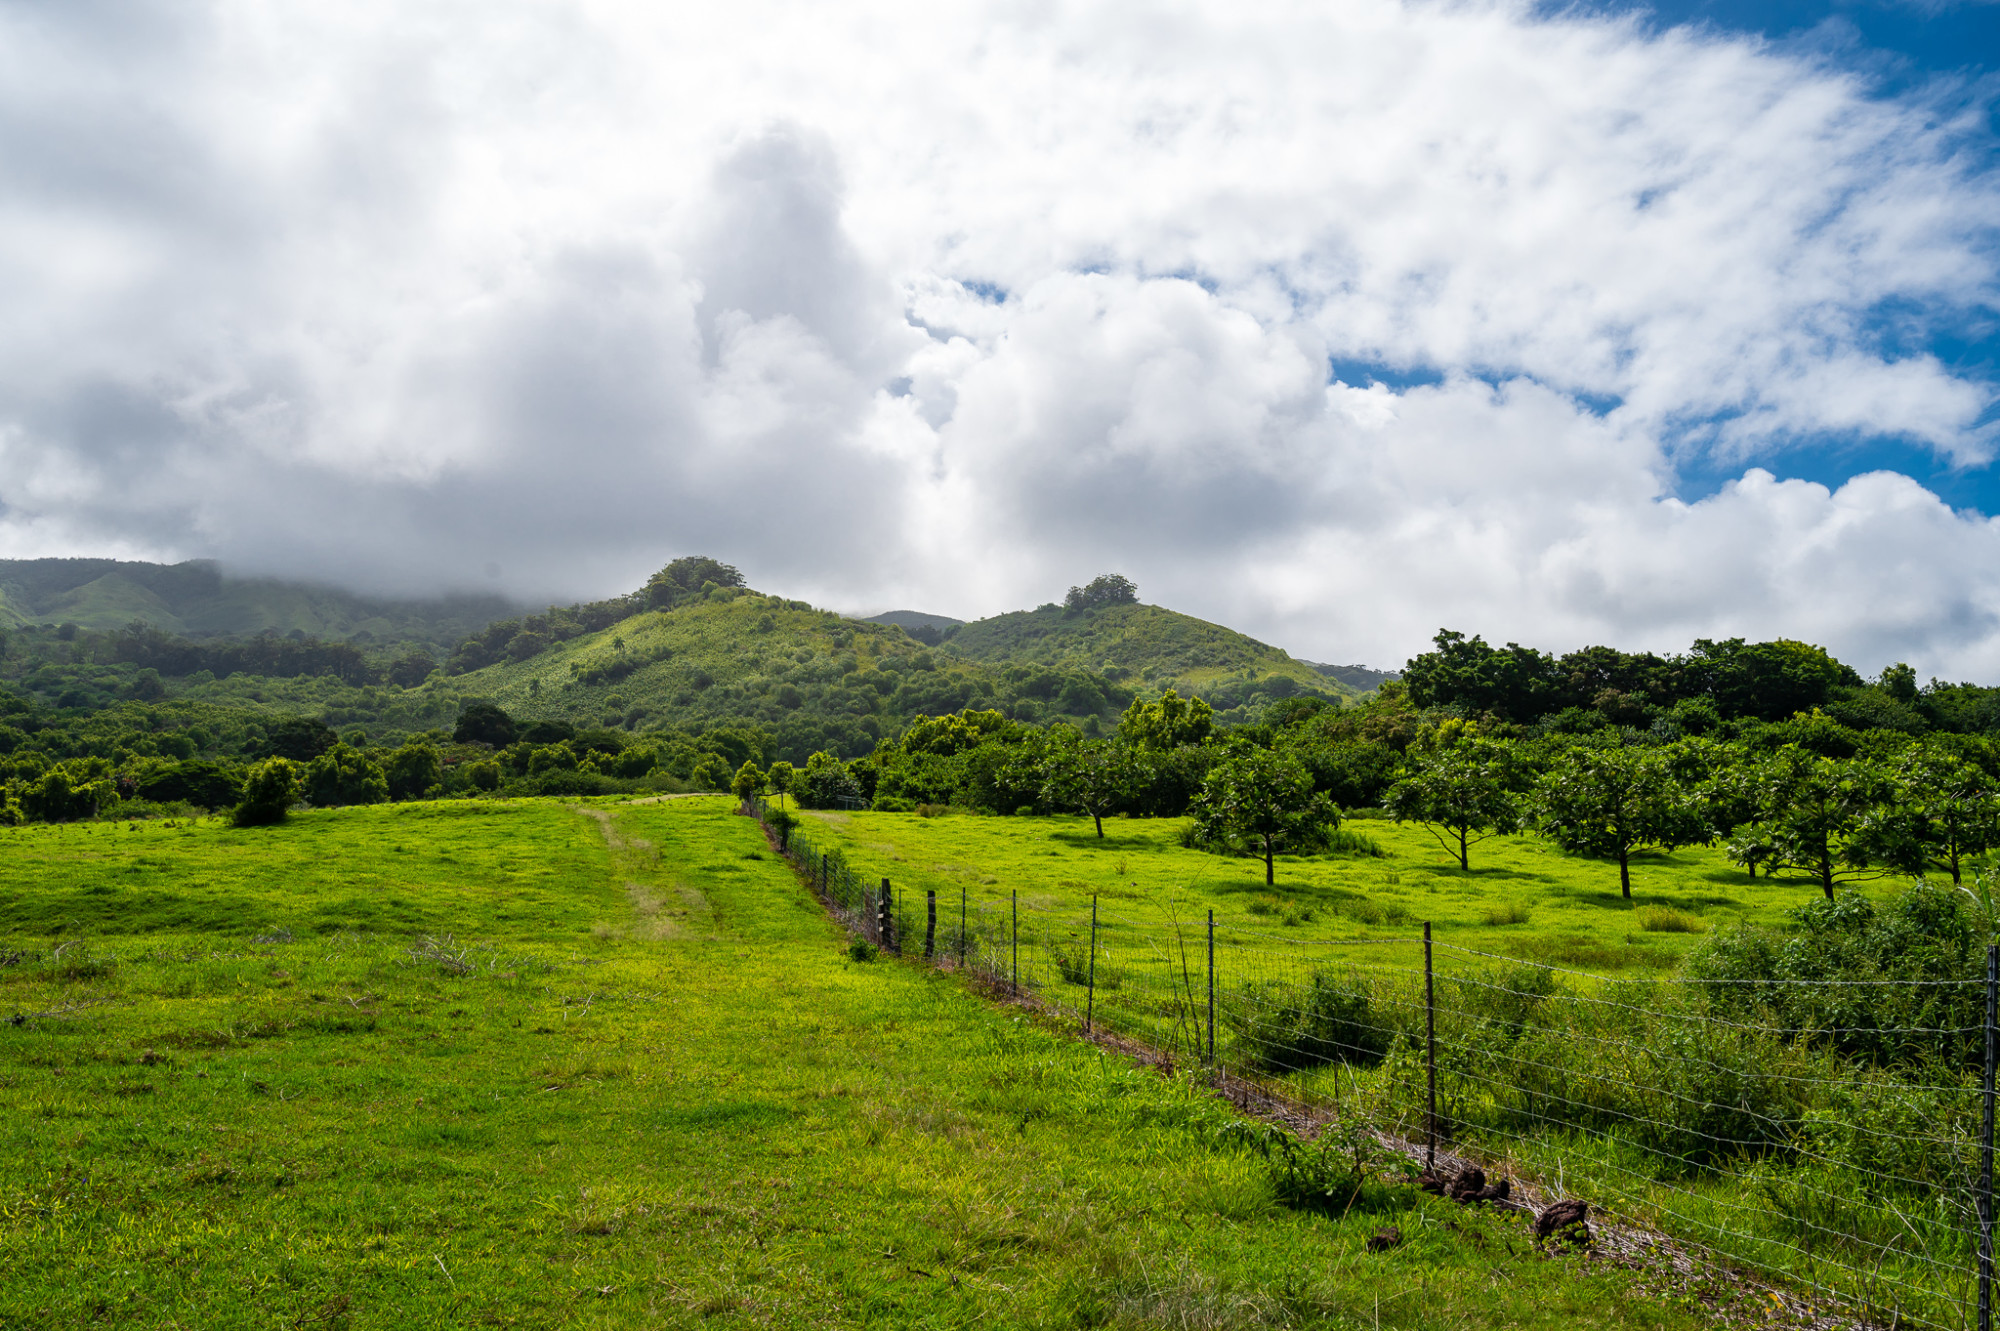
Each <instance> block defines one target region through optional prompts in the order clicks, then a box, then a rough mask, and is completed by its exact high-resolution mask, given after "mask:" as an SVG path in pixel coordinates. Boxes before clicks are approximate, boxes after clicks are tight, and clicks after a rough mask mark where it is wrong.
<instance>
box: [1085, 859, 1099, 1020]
mask: <svg viewBox="0 0 2000 1331" xmlns="http://www.w3.org/2000/svg"><path fill="white" fill-rule="evenodd" d="M1085 983H1087V984H1088V985H1089V986H1090V988H1089V989H1088V990H1086V991H1085V998H1084V1000H1083V1033H1084V1034H1085V1035H1088V1034H1090V1027H1091V1024H1092V1023H1093V1022H1095V1021H1096V1020H1097V893H1095V892H1092V893H1091V894H1090V978H1089V979H1088V980H1087V981H1085Z"/></svg>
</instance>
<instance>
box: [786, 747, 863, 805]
mask: <svg viewBox="0 0 2000 1331" xmlns="http://www.w3.org/2000/svg"><path fill="white" fill-rule="evenodd" d="M793 789H794V793H795V794H796V795H797V797H798V801H799V803H800V804H801V805H803V806H805V807H806V808H808V809H838V808H841V807H843V806H845V805H847V804H850V803H856V802H858V801H860V799H861V783H860V782H858V781H856V780H855V779H854V774H853V773H852V772H850V771H848V770H847V764H845V763H843V762H841V761H840V759H838V758H836V757H834V756H833V755H832V754H830V753H815V754H814V755H813V756H812V757H811V758H809V759H807V760H806V765H805V770H804V771H802V772H800V773H799V777H798V782H797V784H796V785H795V786H794V787H793Z"/></svg>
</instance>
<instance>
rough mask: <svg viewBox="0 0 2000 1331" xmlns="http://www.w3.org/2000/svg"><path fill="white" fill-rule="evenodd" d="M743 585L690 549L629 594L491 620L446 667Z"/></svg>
mask: <svg viewBox="0 0 2000 1331" xmlns="http://www.w3.org/2000/svg"><path fill="white" fill-rule="evenodd" d="M743 585H744V584H743V575H742V574H741V573H740V572H738V571H737V570H736V569H735V568H734V567H732V566H731V565H728V564H724V563H721V562H719V561H717V560H714V559H710V558H708V557H707V556H705V555H688V556H686V557H684V558H681V559H676V560H674V561H673V562H672V563H671V564H668V565H667V566H666V567H665V568H663V569H661V570H660V571H659V572H658V573H655V574H654V575H653V576H652V577H651V578H650V579H648V580H647V583H646V585H645V586H644V587H641V588H640V589H639V590H638V591H636V592H633V593H632V594H631V595H629V596H615V597H613V598H611V599H610V600H608V601H592V602H590V603H588V604H585V605H572V606H567V607H556V606H551V607H550V608H549V609H548V610H546V611H544V612H543V613H541V614H539V615H527V616H525V617H523V618H520V619H498V620H495V621H494V622H493V623H491V624H488V625H487V626H486V627H485V628H484V629H483V630H481V631H480V632H478V633H476V634H474V635H472V636H471V637H469V638H467V639H466V640H465V641H464V642H462V643H460V644H459V645H458V648H457V650H455V651H454V652H452V654H451V659H450V660H449V661H448V662H446V665H445V669H446V670H447V671H449V672H450V673H451V674H454V675H464V674H470V673H471V672H472V671H474V670H482V669H484V668H485V667H487V666H490V665H497V664H499V663H500V662H502V661H525V660H527V659H528V658H529V657H531V656H535V655H537V654H539V653H541V652H544V651H546V650H548V649H549V648H550V647H553V646H554V645H555V644H557V643H559V642H568V641H569V640H570V639H572V638H581V637H583V636H584V635H585V634H588V633H597V632H600V631H602V630H604V629H608V628H610V627H611V626H612V625H613V624H617V623H619V622H621V621H623V620H626V619H630V618H631V617H632V616H633V615H637V614H643V613H645V612H646V611H648V610H671V609H673V608H674V607H675V606H677V605H682V604H685V603H687V602H689V601H693V600H696V599H698V598H700V597H703V596H707V595H710V594H712V593H715V592H718V591H723V590H726V589H729V588H739V587H742V586H743ZM802 608H803V607H802Z"/></svg>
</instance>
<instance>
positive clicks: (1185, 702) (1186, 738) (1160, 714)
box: [1118, 689, 1215, 752]
mask: <svg viewBox="0 0 2000 1331" xmlns="http://www.w3.org/2000/svg"><path fill="white" fill-rule="evenodd" d="M1214 730H1215V709H1214V708H1213V707H1210V706H1209V705H1208V703H1206V702H1205V701H1203V700H1202V699H1200V698H1183V697H1181V695H1180V694H1178V693H1176V692H1175V691H1174V690H1172V689H1168V690H1167V691H1166V692H1165V693H1163V694H1161V695H1160V696H1159V698H1158V699H1156V700H1155V701H1153V702H1143V701H1141V700H1140V699H1138V698H1134V699H1133V700H1132V705H1131V706H1130V707H1127V708H1126V709H1125V714H1124V715H1123V716H1121V717H1120V718H1119V719H1118V738H1120V739H1122V740H1124V741H1125V742H1126V743H1127V744H1129V745H1131V746H1132V747H1133V748H1135V749H1146V750H1152V751H1155V752H1158V751H1162V750H1168V749H1178V748H1180V747H1181V746H1182V745H1184V744H1200V743H1201V742H1202V741H1204V740H1206V739H1207V738H1208V737H1209V735H1210V734H1211V733H1213V732H1214Z"/></svg>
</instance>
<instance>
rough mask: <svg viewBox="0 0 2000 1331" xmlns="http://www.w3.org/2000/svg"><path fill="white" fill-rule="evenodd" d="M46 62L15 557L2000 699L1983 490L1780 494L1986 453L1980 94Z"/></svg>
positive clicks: (845, 19)
mask: <svg viewBox="0 0 2000 1331" xmlns="http://www.w3.org/2000/svg"><path fill="white" fill-rule="evenodd" d="M0 73H4V77H0V146H4V151H0V283H4V289H5V290H6V291H7V292H8V293H9V300H8V307H9V312H8V317H7V318H6V319H5V320H4V321H0V504H4V513H0V553H6V554H10V555H17V556H18V555H36V554H48V553H119V554H125V555H133V556H152V557H180V556H193V555H214V556H219V557H221V558H223V559H224V560H226V561H228V562H229V563H231V564H233V565H235V566H238V567H241V568H243V569H246V570H256V571H260V572H275V573H280V574H287V575H292V576H305V577H314V578H320V579H325V580H331V581H340V582H345V583H348V584H350V585H356V586H361V587H366V588H370V589H375V590H394V591H409V592H427V591H434V590H440V589H446V588H457V587H481V586H484V587H496V586H497V587H499V588H501V589H504V590H508V591H511V592H514V593H516V594H518V595H521V596H525V597H571V596H583V595H596V594H604V593H608V592H612V591H617V590H622V589H624V588H626V587H628V586H630V585H633V584H635V583H636V582H637V581H638V580H639V579H641V578H642V577H643V576H644V575H645V574H646V573H647V572H649V571H650V570H651V569H652V568H654V567H657V566H658V565H659V564H660V563H661V562H664V560H665V559H667V558H669V557H671V556H672V555H675V554H679V553H685V552H689V551H702V552H706V553H712V554H715V555H718V556H720V557H722V558H725V559H729V560H731V561H732V562H735V563H738V564H739V565H741V566H742V567H743V568H744V569H745V571H746V572H747V573H749V574H750V576H751V578H752V581H753V582H755V583H757V584H758V585H762V586H768V587H770V588H773V589H781V590H786V591H788V592H791V593H792V594H794V595H806V596H811V597H813V598H814V599H816V600H820V601H823V602H828V603H835V604H841V605H846V606H853V607H862V606H867V607H874V608H880V607H883V606H887V605H891V604H897V605H913V606H916V607H918V608H923V609H930V610H937V611H944V612H949V613H954V614H959V615H965V616H970V615H975V614H984V613H991V612H994V611H998V610H1005V609H1011V608H1015V607H1017V606H1022V605H1032V604H1035V603H1037V602H1040V601H1042V600H1046V599H1050V598H1051V597H1053V596H1055V595H1057V594H1058V593H1059V592H1060V590H1061V589H1062V588H1063V587H1066V586H1067V585H1069V584H1070V583H1072V582H1077V581H1080V580H1082V579H1084V578H1086V577H1088V576H1090V575H1091V574H1094V573H1097V572H1099V571H1103V570H1106V569H1117V570H1120V571H1123V572H1125V573H1127V574H1129V575H1131V576H1132V577H1133V578H1134V579H1135V580H1136V581H1137V582H1138V583H1139V584H1140V587H1141V589H1142V593H1143V594H1144V595H1145V596H1146V597H1147V599H1149V600H1155V601H1159V602H1162V603H1165V604H1170V605H1173V606H1176V607H1177V608H1183V609H1187V610H1190V611H1193V612H1195V613H1199V614H1204V615H1206V616H1208V617H1211V618H1216V619H1219V620H1222V621H1224V622H1227V623H1230V624H1233V625H1236V626H1238V627H1242V628H1244V629H1246V630H1248V631H1251V632H1253V633H1257V634H1259V635H1260V636H1264V637H1266V638H1269V639H1271V640H1273V641H1276V642H1279V643H1281V644H1282V645H1284V646H1286V647H1288V648H1290V649H1292V650H1293V651H1295V652H1296V653H1298V654H1301V655H1305V656H1310V657H1313V658H1316V659H1337V660H1343V661H1345V660H1355V659H1360V660H1369V661H1374V662H1378V663H1386V662H1393V661H1397V660H1400V659H1401V658H1402V657H1403V656H1405V655H1407V654H1408V653H1409V652H1411V651H1413V650H1416V649H1418V648H1420V647H1421V646H1422V644H1423V643H1424V641H1425V640H1426V639H1427V638H1428V637H1429V635H1430V633H1431V632H1433V631H1434V630H1435V629H1436V628H1437V627H1438V626H1439V625H1440V624H1451V625H1454V626H1458V627H1462V628H1465V629H1467V630H1471V631H1480V632H1484V633H1487V634H1489V635H1492V636H1496V637H1504V638H1517V639H1520V640H1523V641H1534V642H1538V643H1544V644H1547V645H1550V646H1558V647H1560V646H1568V645H1574V644H1577V643H1580V642H1584V641H1600V640H1608V641H1614V642H1617V643H1620V644H1622V645H1627V646H1634V647H1636V646H1654V647H1678V646H1681V645H1684V644H1685V643H1686V641H1687V640H1689V639H1690V638H1692V637H1694V636H1698V635H1723V634H1738V633H1740V634H1745V635H1750V636H1770V635H1776V634H1787V635H1794V636H1804V637H1810V638H1813V639H1816V640H1818V641H1822V642H1825V643H1827V644H1828V645H1829V646H1831V647H1833V648H1834V649H1835V650H1836V651H1837V652H1839V653H1840V654H1842V655H1844V656H1846V657H1849V658H1851V659H1853V660H1854V661H1855V662H1856V663H1857V664H1858V665H1861V666H1862V667H1863V668H1864V669H1874V668H1877V667H1879V666H1880V665H1882V664H1885V663H1887V662H1888V661H1890V660H1896V659H1908V660H1911V661H1912V662H1915V663H1918V664H1919V665H1920V666H1921V667H1922V668H1924V669H1926V670H1933V671H1936V672H1938V673H1941V674H1952V675H1969V676H1974V677H1982V678H1996V677H2000V558H1996V557H1995V556H1996V555H2000V549H1996V542H2000V531H1996V528H1995V526H1994V524H1993V523H1992V522H1991V521H1990V520H1989V519H1987V518H1985V517H1983V516H1981V515H1977V514H1967V513H1955V512H1953V511H1951V510H1950V509H1949V508H1947V507H1946V506H1945V505H1943V504H1942V503H1941V502H1940V501H1939V500H1938V499H1937V498H1936V497H1935V496H1934V495H1931V494H1930V493H1928V492H1927V491H1925V490H1924V489H1923V488H1922V487H1921V486H1919V485H1917V484H1916V483H1915V482H1912V481H1910V480H1908V479H1907V478H1903V477H1899V476H1894V475H1890V474H1880V473H1878V474H1872V475H1864V476H1859V477H1856V478H1855V479H1853V480H1851V481H1849V482H1847V483H1846V484H1845V485H1844V486H1842V487H1840V488H1839V489H1838V490H1835V491H1829V490H1828V489H1826V488H1825V487H1822V486H1818V485H1813V484H1808V483H1804V482H1796V481H1778V480H1775V479H1773V476H1774V475H1783V474H1784V473H1785V472H1786V471H1787V469H1788V464H1789V463H1790V462H1792V461H1794V460H1796V459H1797V458H1799V457H1800V456H1801V454H1802V453H1804V452H1807V451H1811V450H1825V449H1833V448H1840V447H1845V446H1847V445H1849V444H1851V443H1853V442H1854V441H1856V440H1868V439H1895V440H1901V441H1904V442H1907V443H1911V444H1915V445H1918V446H1921V447H1922V448H1924V449H1928V450H1930V451H1931V452H1932V453H1934V454H1935V455H1936V456H1937V457H1939V458H1940V459H1944V460H1947V461H1949V462H1952V463H1955V464H1959V465H1966V466H1983V465H1985V464H1987V463H1988V462H1989V461H1990V460H1991V458H1992V456H1993V453H1994V450H1995V444H1996V426H1995V423H1994V397H1995V392H1994V382H1993V379H1992V377H1991V372H1990V369H1989V370H1981V371H1967V370H1964V369H1962V368H1958V367H1955V366H1954V365H1952V364H1949V363H1947V362H1946V361H1945V360H1944V359H1942V358H1940V357H1939V356H1937V355H1936V354H1934V353H1933V352H1932V351H1931V350H1930V349H1929V348H1931V347H1932V346H1933V345H1937V344H1940V343H1941V342H1946V341H1949V340H1951V339H1955V338H1956V339H1965V338H1972V339H1974V340H1977V339H1978V338H1980V337H1987V336H1990V328H1991V325H1992V321H1993V318H1994V314H1995V308H1996V305H2000V301H1996V286H2000V282H1996V275H1995V256H1996V253H2000V245H1996V239H1997V238H2000V237H1996V230H1997V229H2000V228H1996V222H1995V219H1996V218H2000V180H1996V175H1995V172H1994V169H1993V162H1994V159H1995V152H1994V146H1995V145H1994V143H1993V136H1992V133H1991V130H1990V128H1989V126H1988V121H1987V118H1986V117H1987V113H1988V112H1989V111H1990V108H1989V107H1988V106H1986V105H1985V104H1984V103H1981V102H1978V101H1977V100H1976V99H1975V98H1973V97H1972V95H1971V93H1970V92H1968V90H1967V89H1964V88H1951V87H1934V88H1928V89H1925V90H1923V91H1922V92H1920V93H1918V94H1912V95H1909V96H1904V97H1901V98H1897V99H1890V98H1884V97H1879V96H1876V95H1874V94H1873V93H1872V92H1871V89H1870V88H1869V87H1868V86H1867V85H1866V84H1865V83H1864V82H1862V81H1861V79H1860V78H1859V76H1857V75H1854V74H1851V73H1847V72H1843V71H1842V70H1840V69H1839V68H1836V67H1833V66H1829V65H1825V64H1819V63H1814V62H1813V61H1812V60H1810V59H1808V58H1806V57H1802V56H1797V55H1785V54H1781V53H1778V52H1775V51H1773V50H1771V49H1767V48H1763V47H1760V46H1759V45H1757V44H1756V43H1754V42H1751V41H1748V40H1731V39H1724V38H1721V37H1717V36H1713V35H1701V34H1696V33H1691V32H1687V31H1676V32H1670V33H1667V34H1665V35H1664V36H1649V35H1647V34H1646V33H1645V32H1644V31H1642V30H1641V29H1640V28H1638V27H1636V26H1634V25H1631V24H1628V23H1624V22H1620V21H1614V20H1606V19H1584V18H1573V19H1559V20H1537V19H1533V18H1531V17H1530V16H1529V11H1528V10H1527V9H1525V8H1523V7H1519V6H1515V5H1508V4H1485V5H1450V6H1442V5H1429V4H1397V3H1388V2H1386V0H1346V2H1345V3H1343V4H1340V5H1337V6H1333V7H1328V6H1325V5H1305V4H1299V5H1293V6H1284V5H1280V6H1267V7H1262V8H1259V9H1256V10H1254V11H1251V12H1246V11H1244V10H1243V8H1242V7H1241V6H1227V5H1223V4H1220V3H1212V4H1189V5H1183V6H1178V7H1169V8H1164V9H1163V8H1161V7H1159V6H1144V7H1140V6H1129V5H1121V4H1056V5H1050V6H1038V7H1029V8H1020V7H999V6H995V7H991V8H988V9H985V10H978V9H967V8H964V7H959V8H956V9H954V8H952V7H949V6H947V7H943V8H939V7H936V6H928V7H919V6H902V5H895V4H863V5H843V6H807V5H799V4H764V5H758V4H746V5H738V6H725V7H710V11H709V12H704V13H700V14H695V13H693V12H691V11H686V10H681V11H672V10H669V11H661V10H659V9H658V7H654V6H637V5H633V6H621V5H616V4H610V3H603V4H595V3H574V4H539V3H508V2H507V0H499V2H498V3H482V4H479V5H472V4H463V5H452V4H446V5H434V6H424V7H420V8H418V9H411V8H410V7H408V6H392V5H387V4H370V3H356V4H352V5H347V6H342V7H340V8H339V9H338V11H316V12H315V11H294V10H286V9H278V10H272V9H271V8H269V7H268V6H261V5H252V4H249V3H248V2H247V0H217V2H216V3H213V4H210V5H208V6H205V7H202V8H195V7H188V6H169V5H160V6H157V7H153V8H150V9H148V8H143V7H142V8H140V9H139V10H137V11H136V12H134V11H133V10H132V9H130V8H129V7H123V6H120V7H116V9H115V12H114V9H113V7H105V6H93V5H66V6H61V7H52V6H44V5H39V4H11V5H0ZM1330 366H1333V367H1341V368H1340V370H1339V373H1338V375H1336V374H1334V373H1331V372H1330V371H1329V367H1330ZM1354 366H1364V367H1369V370H1368V372H1366V373H1364V372H1363V371H1361V370H1356V369H1352V368H1349V367H1354ZM1371 376H1373V377H1379V378H1380V379H1381V380H1383V381H1385V382H1382V383H1375V382H1371V381H1370V380H1371ZM1390 385H1396V386H1394V387H1392V386H1390ZM1689 468H1701V469H1703V470H1705V471H1706V472H1708V473H1711V474H1712V473H1713V472H1715V471H1716V470H1717V469H1718V468H1719V469H1722V470H1724V471H1725V472H1726V473H1727V474H1729V475H1733V476H1737V477H1739V478H1740V479H1737V480H1734V481H1732V482H1731V483H1729V484H1726V485H1724V486H1723V487H1722V488H1721V489H1720V490H1719V491H1718V492H1716V493H1714V494H1713V495H1711V496H1709V497H1708V498H1704V499H1701V500H1699V501H1696V502H1691V503H1690V502H1683V501H1682V500H1680V499H1677V498H1675V495H1676V494H1677V493H1678V492H1679V490H1680V486H1679V478H1680V476H1681V475H1682V474H1683V473H1684V472H1685V471H1686V470H1688V469H1689Z"/></svg>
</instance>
